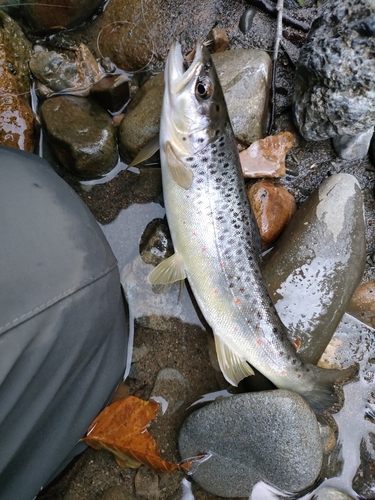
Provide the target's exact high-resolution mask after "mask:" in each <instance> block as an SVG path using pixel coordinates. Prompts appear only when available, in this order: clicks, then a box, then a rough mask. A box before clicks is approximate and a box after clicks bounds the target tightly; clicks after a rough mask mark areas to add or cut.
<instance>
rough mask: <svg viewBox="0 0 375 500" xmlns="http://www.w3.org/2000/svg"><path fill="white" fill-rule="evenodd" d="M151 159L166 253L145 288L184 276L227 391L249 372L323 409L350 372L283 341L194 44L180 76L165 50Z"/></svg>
mask: <svg viewBox="0 0 375 500" xmlns="http://www.w3.org/2000/svg"><path fill="white" fill-rule="evenodd" d="M160 156H161V163H162V176H163V192H164V202H165V208H166V214H167V218H168V223H169V227H170V231H171V235H172V241H173V245H174V248H175V254H174V255H173V256H172V257H170V258H169V259H166V260H165V261H164V262H162V263H161V264H159V266H157V267H156V268H155V269H154V270H153V271H152V273H151V274H150V277H149V280H150V282H151V283H153V284H166V283H171V282H174V281H178V280H182V279H184V278H185V277H187V278H188V281H189V284H190V286H191V289H192V291H193V293H194V296H195V298H196V300H197V303H198V305H199V307H200V309H201V311H202V313H203V315H204V317H205V319H206V320H207V322H208V323H209V325H210V326H211V328H212V330H213V333H214V337H215V343H216V349H217V354H218V360H219V364H220V367H221V370H222V371H223V374H224V376H225V378H226V379H227V380H228V381H229V382H230V383H231V384H233V385H237V384H238V382H239V381H240V380H241V379H242V378H244V377H245V376H247V375H250V374H252V373H253V370H252V368H251V366H253V367H255V368H256V369H257V370H259V371H260V372H262V373H263V374H264V375H265V376H266V377H268V378H269V379H270V380H271V381H272V382H273V383H274V384H275V385H276V386H277V387H279V388H282V389H290V390H293V391H296V392H298V393H300V394H301V395H303V396H304V397H305V398H306V399H307V400H308V401H309V402H310V404H311V406H312V407H313V408H314V409H315V410H316V411H321V410H322V409H325V408H329V407H331V406H332V405H333V404H334V403H335V401H336V398H335V396H334V391H333V384H334V383H335V382H337V381H339V380H344V379H346V378H347V377H348V376H349V375H350V374H351V373H352V371H353V370H352V368H349V369H348V370H344V371H341V372H340V371H336V370H323V369H321V368H318V367H316V366H313V365H307V364H304V363H302V362H301V361H300V360H299V358H298V356H297V355H296V353H295V350H294V348H293V346H292V345H291V344H290V342H289V341H288V340H287V338H286V333H285V328H284V325H283V324H282V323H281V321H280V319H279V316H278V315H277V312H276V310H275V308H274V306H273V303H272V301H271V298H270V296H269V294H268V291H267V288H266V284H265V281H264V279H263V277H262V274H261V271H260V265H259V264H260V263H259V258H258V256H259V254H260V249H261V245H260V237H259V231H258V227H257V224H256V221H255V217H254V215H253V212H252V210H251V207H250V204H249V201H248V198H247V194H246V189H245V185H244V180H243V176H242V171H241V166H240V161H239V156H238V150H237V145H236V142H235V138H234V135H233V131H232V127H231V124H230V120H229V118H228V113H227V108H226V104H225V100H224V96H223V93H222V89H221V86H220V83H219V80H218V77H217V74H216V71H215V68H214V66H213V63H212V60H211V57H210V54H209V53H208V51H207V50H206V49H205V48H204V47H203V46H201V45H198V46H197V48H196V54H195V57H194V60H193V62H192V64H191V66H190V67H189V68H188V69H187V70H186V71H185V70H184V65H183V58H182V55H181V49H180V46H179V44H175V45H173V46H172V48H171V51H170V54H169V57H168V59H167V63H166V69H165V94H164V101H163V109H162V116H161V126H160ZM250 365H251V366H250Z"/></svg>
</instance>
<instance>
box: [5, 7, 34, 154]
mask: <svg viewBox="0 0 375 500" xmlns="http://www.w3.org/2000/svg"><path fill="white" fill-rule="evenodd" d="M30 54H31V43H30V42H29V41H28V40H27V38H26V37H25V35H24V34H23V32H22V30H21V28H20V27H19V26H18V24H17V23H16V22H15V21H13V19H12V18H11V17H9V16H8V15H7V14H5V12H3V11H2V10H1V9H0V94H1V99H0V144H1V145H3V146H10V147H14V148H18V149H22V150H25V151H30V152H32V151H33V149H34V121H35V120H34V113H33V111H32V109H31V107H30V103H29V100H30V86H31V81H30V74H29V68H28V60H29V58H30Z"/></svg>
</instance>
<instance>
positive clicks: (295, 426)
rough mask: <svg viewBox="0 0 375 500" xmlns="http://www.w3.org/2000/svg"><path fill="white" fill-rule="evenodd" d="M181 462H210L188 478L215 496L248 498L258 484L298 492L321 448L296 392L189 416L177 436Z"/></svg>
mask: <svg viewBox="0 0 375 500" xmlns="http://www.w3.org/2000/svg"><path fill="white" fill-rule="evenodd" d="M179 449H180V454H181V457H182V458H188V457H193V456H195V455H199V454H202V453H209V454H211V456H210V458H208V459H207V460H205V461H203V462H202V463H201V464H200V465H198V467H197V469H196V470H195V471H194V472H193V474H192V478H193V479H194V480H195V481H196V482H197V483H198V484H199V485H200V486H201V487H202V488H203V489H205V490H207V491H209V492H210V493H213V494H214V495H219V496H220V497H244V496H246V497H248V496H249V494H250V492H251V489H252V487H253V486H254V485H255V484H256V483H257V482H258V481H265V482H267V483H269V484H272V485H273V486H275V487H277V488H279V489H281V490H286V491H300V490H302V489H304V488H306V487H308V486H309V485H311V484H312V483H313V482H314V481H315V479H316V478H317V477H318V475H319V473H320V468H321V465H322V457H323V451H322V445H321V439H320V432H319V428H318V422H317V420H316V417H315V415H314V413H313V412H312V410H311V409H310V407H309V406H308V404H307V403H306V401H305V400H304V399H303V398H302V397H301V396H299V395H298V394H296V393H293V392H289V391H284V390H276V391H263V392H257V393H247V394H240V395H237V396H232V397H230V398H225V399H222V400H219V401H215V402H214V403H212V404H210V405H207V406H205V407H203V408H201V409H200V410H197V411H196V412H194V413H192V414H191V415H190V416H189V417H188V418H187V419H186V421H185V422H184V424H183V426H182V429H181V433H180V436H179Z"/></svg>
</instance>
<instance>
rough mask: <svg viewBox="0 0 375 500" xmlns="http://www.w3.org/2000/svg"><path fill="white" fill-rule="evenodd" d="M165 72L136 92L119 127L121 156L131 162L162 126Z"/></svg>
mask: <svg viewBox="0 0 375 500" xmlns="http://www.w3.org/2000/svg"><path fill="white" fill-rule="evenodd" d="M163 93H164V73H159V74H158V75H156V76H154V77H153V78H151V79H150V80H148V81H147V82H146V83H145V84H144V85H143V86H142V87H141V88H140V89H139V91H138V92H137V93H136V94H135V96H134V98H133V99H132V101H131V102H130V104H129V106H128V107H127V110H126V114H125V117H124V119H123V120H122V122H121V125H120V127H119V146H120V153H121V156H122V157H123V158H124V160H125V161H128V162H130V161H131V160H133V159H134V158H135V156H136V155H137V153H138V152H139V151H140V150H141V149H142V148H143V146H145V145H146V144H147V143H149V142H150V141H151V140H152V139H153V138H154V137H155V136H156V135H157V134H158V133H159V128H160V113H161V107H162V103H163Z"/></svg>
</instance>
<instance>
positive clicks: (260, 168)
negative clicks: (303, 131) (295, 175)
mask: <svg viewBox="0 0 375 500" xmlns="http://www.w3.org/2000/svg"><path fill="white" fill-rule="evenodd" d="M294 139H295V138H294V135H293V134H292V133H291V132H281V133H280V134H275V135H271V136H268V137H265V138H264V139H259V140H258V141H255V142H253V143H252V144H251V145H250V146H249V147H248V148H247V149H245V150H243V151H241V153H240V161H241V167H242V172H243V175H244V177H246V178H253V177H282V176H284V175H285V156H286V154H287V153H288V151H289V150H290V149H291V148H292V147H293V145H294Z"/></svg>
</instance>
